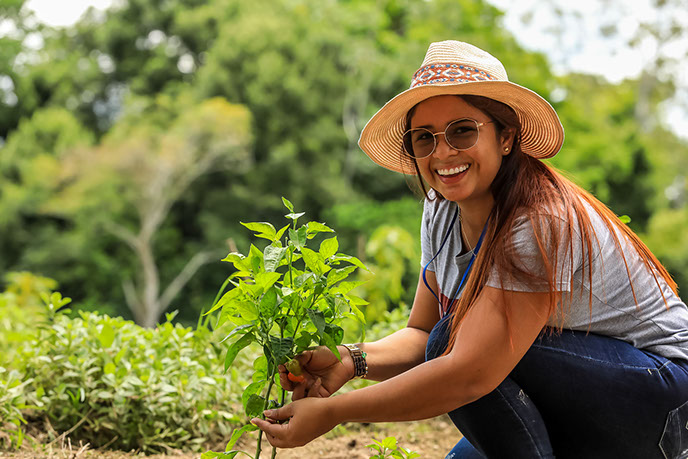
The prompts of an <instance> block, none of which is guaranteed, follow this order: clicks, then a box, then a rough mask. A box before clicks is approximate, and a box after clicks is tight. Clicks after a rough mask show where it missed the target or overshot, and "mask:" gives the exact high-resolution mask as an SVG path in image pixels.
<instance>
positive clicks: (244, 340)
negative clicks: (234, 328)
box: [225, 333, 255, 371]
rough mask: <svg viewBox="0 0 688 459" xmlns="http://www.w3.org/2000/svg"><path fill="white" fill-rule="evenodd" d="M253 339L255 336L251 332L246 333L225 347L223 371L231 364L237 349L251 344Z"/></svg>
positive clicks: (237, 351) (237, 352)
mask: <svg viewBox="0 0 688 459" xmlns="http://www.w3.org/2000/svg"><path fill="white" fill-rule="evenodd" d="M253 341H255V336H254V335H253V333H247V334H245V335H244V336H242V337H241V338H239V339H238V340H237V341H236V342H234V343H232V345H231V346H229V347H228V348H227V355H225V371H227V369H228V368H229V367H230V366H231V365H232V363H233V362H234V359H236V356H237V354H239V351H241V350H242V349H243V348H245V347H246V346H248V345H249V344H251V343H252V342H253Z"/></svg>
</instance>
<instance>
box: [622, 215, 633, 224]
mask: <svg viewBox="0 0 688 459" xmlns="http://www.w3.org/2000/svg"><path fill="white" fill-rule="evenodd" d="M619 220H621V223H623V224H626V225H628V224H629V223H631V217H629V216H628V215H622V216H620V217H619Z"/></svg>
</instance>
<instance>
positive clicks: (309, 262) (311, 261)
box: [301, 247, 330, 274]
mask: <svg viewBox="0 0 688 459" xmlns="http://www.w3.org/2000/svg"><path fill="white" fill-rule="evenodd" d="M301 254H302V255H303V261H304V263H306V267H307V268H308V269H309V270H311V271H313V272H314V273H316V274H324V273H325V272H326V271H328V270H329V269H330V268H329V266H327V265H325V263H324V261H325V259H324V258H323V256H322V255H320V254H319V253H318V252H316V251H314V250H311V249H309V248H306V247H304V248H302V249H301Z"/></svg>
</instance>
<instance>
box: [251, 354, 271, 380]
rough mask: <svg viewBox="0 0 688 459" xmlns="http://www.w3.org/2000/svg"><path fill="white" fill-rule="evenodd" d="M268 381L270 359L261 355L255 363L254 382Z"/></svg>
mask: <svg viewBox="0 0 688 459" xmlns="http://www.w3.org/2000/svg"><path fill="white" fill-rule="evenodd" d="M266 379H268V359H267V357H265V356H264V355H259V356H258V357H256V359H255V360H254V361H253V376H252V380H253V381H263V380H266Z"/></svg>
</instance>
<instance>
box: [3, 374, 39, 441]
mask: <svg viewBox="0 0 688 459" xmlns="http://www.w3.org/2000/svg"><path fill="white" fill-rule="evenodd" d="M22 379H23V378H22V375H21V373H20V372H19V371H17V370H11V371H7V369H5V368H4V367H0V447H2V448H12V447H20V446H21V445H22V442H23V439H24V432H23V431H22V429H21V426H22V424H26V420H25V419H24V416H23V415H22V411H23V410H26V409H28V408H32V406H30V405H28V404H27V396H26V394H25V387H26V385H28V384H30V383H31V380H25V381H23V382H22Z"/></svg>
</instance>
